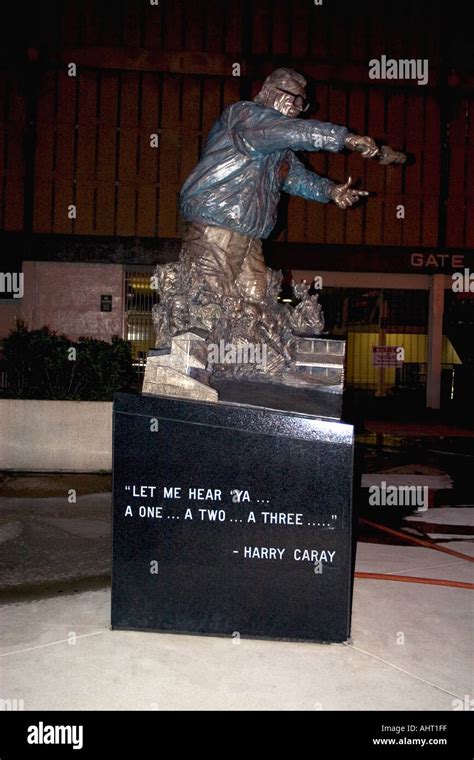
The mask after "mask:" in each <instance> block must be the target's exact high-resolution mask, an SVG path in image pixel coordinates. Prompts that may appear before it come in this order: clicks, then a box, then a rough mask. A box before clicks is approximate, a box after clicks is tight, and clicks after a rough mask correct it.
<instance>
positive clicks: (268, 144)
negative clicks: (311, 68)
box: [181, 68, 378, 303]
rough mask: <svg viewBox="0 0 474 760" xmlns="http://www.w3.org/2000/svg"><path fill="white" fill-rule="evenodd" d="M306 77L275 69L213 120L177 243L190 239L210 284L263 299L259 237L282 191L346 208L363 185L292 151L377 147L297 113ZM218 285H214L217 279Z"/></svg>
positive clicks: (185, 200)
mask: <svg viewBox="0 0 474 760" xmlns="http://www.w3.org/2000/svg"><path fill="white" fill-rule="evenodd" d="M305 87H306V80H305V79H304V77H303V76H302V75H301V74H298V73H297V72H296V71H293V70H292V69H284V68H281V69H277V70H276V71H274V72H273V73H272V74H270V76H269V77H267V79H266V80H265V82H264V84H263V87H262V89H261V91H260V92H259V93H258V95H257V96H256V97H255V99H254V102H248V101H241V102H239V103H234V104H233V105H231V106H228V107H227V108H226V109H225V110H224V112H223V113H222V115H221V116H220V118H219V119H218V120H217V121H216V122H215V124H214V126H213V128H212V130H211V132H210V134H209V137H208V140H207V143H206V145H205V148H204V153H203V155H202V157H201V160H200V161H199V163H198V164H197V166H196V167H195V169H194V170H193V171H192V172H191V174H190V176H189V177H188V179H187V180H186V182H185V183H184V185H183V188H182V191H181V212H182V215H183V217H184V219H185V221H186V222H188V224H187V225H186V226H185V230H184V236H183V242H184V245H185V246H186V242H187V240H190V242H191V243H192V245H191V251H190V254H191V255H190V256H189V257H188V261H189V263H191V262H193V263H195V264H196V266H197V268H198V270H199V272H200V274H201V275H202V276H203V277H204V278H206V280H208V283H209V286H210V287H216V286H219V287H221V288H224V290H225V291H226V292H231V291H233V289H234V283H235V284H236V285H237V288H238V290H239V292H240V294H241V296H242V297H243V298H244V299H246V300H249V301H254V302H258V303H261V302H262V300H263V298H264V296H265V291H266V287H267V277H266V271H265V264H264V261H263V256H262V250H261V243H260V240H261V239H262V238H267V237H268V236H269V235H270V233H271V231H272V229H273V227H274V225H275V222H276V217H277V206H278V201H279V199H280V194H281V192H282V191H284V192H286V193H290V194H291V195H299V196H301V197H303V198H307V199H309V200H314V201H318V202H319V203H328V202H329V201H334V202H335V203H336V204H337V205H338V206H339V207H340V208H343V209H344V208H347V207H348V206H351V205H352V204H353V203H355V202H356V201H357V200H358V199H359V198H360V197H361V196H364V195H368V193H367V192H365V191H364V190H354V189H352V188H351V187H350V181H349V182H346V183H345V184H344V185H336V184H334V183H333V182H331V181H330V180H329V179H326V178H322V177H319V176H318V175H317V174H315V173H314V172H312V171H308V170H307V169H306V168H305V167H304V166H303V164H302V163H301V161H299V159H298V158H297V157H296V156H295V153H294V151H319V150H328V151H332V152H337V151H340V150H342V149H343V148H349V149H350V150H358V151H360V152H361V153H362V155H363V156H366V157H372V156H375V155H376V154H377V153H378V148H377V146H376V144H375V142H374V141H373V140H372V139H371V138H370V137H359V136H357V135H352V134H349V132H348V130H347V128H346V127H344V126H338V125H336V124H331V123H327V122H320V121H314V120H301V119H298V116H299V115H300V114H301V113H302V112H303V111H304V110H305V105H306V91H305ZM218 284H219V285H218Z"/></svg>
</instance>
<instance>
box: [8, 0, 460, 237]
mask: <svg viewBox="0 0 474 760" xmlns="http://www.w3.org/2000/svg"><path fill="white" fill-rule="evenodd" d="M385 5H387V7H385ZM35 6H36V12H34V11H32V14H33V15H31V14H30V16H29V18H28V19H25V18H22V16H21V14H20V15H19V16H18V18H17V20H16V23H13V25H10V26H8V27H6V26H4V27H3V32H2V35H3V40H1V41H2V43H3V46H4V50H5V51H6V52H5V53H4V54H3V56H2V60H1V71H0V227H1V229H4V230H6V231H22V230H24V229H27V228H28V227H29V229H30V231H33V232H36V233H57V234H74V235H120V236H142V237H159V238H176V237H178V236H179V214H178V209H177V199H178V194H179V190H180V187H181V185H182V183H183V181H184V179H185V178H186V176H187V175H188V174H189V172H190V170H191V169H192V167H193V166H194V165H195V163H196V162H197V160H198V157H199V154H200V151H201V148H202V145H203V141H204V140H205V138H206V136H207V134H208V132H209V129H210V127H211V125H212V123H213V121H214V120H215V119H216V118H217V116H218V115H219V113H220V111H221V110H222V108H223V107H224V106H225V105H227V104H229V103H231V102H233V101H236V100H239V99H240V98H249V97H251V96H253V94H255V92H256V91H257V90H258V88H259V86H260V84H261V82H262V80H263V78H264V76H265V75H266V74H268V73H269V72H270V71H271V70H272V69H273V68H275V67H276V66H277V65H282V64H288V65H292V66H294V67H295V68H297V69H298V70H300V71H301V72H303V73H305V74H306V75H308V76H309V77H310V78H311V81H312V84H313V85H314V86H315V88H316V100H317V104H318V110H317V111H316V112H315V113H314V114H313V115H314V117H315V118H319V119H321V120H328V121H333V122H336V123H339V124H347V125H348V126H350V128H352V129H353V130H354V131H357V132H359V133H361V134H370V135H372V136H374V137H375V138H376V139H377V140H379V141H387V142H388V143H390V144H391V145H392V146H393V147H395V148H400V149H404V150H406V151H408V152H409V153H410V154H412V155H413V157H414V161H413V163H411V164H410V165H408V166H406V167H403V168H400V167H388V168H386V169H385V168H382V167H380V166H379V165H378V164H377V163H376V162H369V161H364V160H363V159H361V158H360V157H359V156H354V155H347V154H344V155H342V154H340V155H329V154H324V153H321V154H306V160H307V161H308V164H309V165H310V166H311V167H312V168H313V169H314V170H315V171H317V172H318V173H320V174H323V175H327V176H330V177H331V178H332V179H334V180H343V179H344V178H345V177H346V176H347V175H348V174H349V173H350V174H351V175H352V176H353V178H355V179H359V180H360V186H363V187H365V188H366V189H368V190H370V191H371V192H372V193H374V195H373V196H372V197H371V198H370V200H369V202H368V203H365V204H363V205H361V206H359V207H358V208H355V209H351V210H350V211H349V212H347V213H343V212H341V211H340V210H338V209H337V208H336V207H335V206H333V205H332V204H330V205H329V206H325V205H322V204H317V203H310V202H306V201H304V200H302V199H298V198H291V200H290V202H289V208H288V219H287V225H286V229H285V230H284V231H283V232H282V233H281V236H280V237H281V239H282V240H285V239H287V240H288V241H290V242H299V243H301V242H307V243H332V244H334V243H336V244H344V243H346V244H353V245H354V244H355V245H362V246H363V245H380V246H389V245H390V246H393V245H401V246H414V247H428V248H436V247H445V246H448V247H449V246H455V247H464V246H473V245H474V211H473V200H472V198H473V191H472V187H471V184H470V183H469V182H468V178H469V177H472V176H473V170H474V165H473V163H474V161H473V158H474V153H473V151H474V148H473V147H472V131H473V129H474V126H473V125H474V99H473V89H474V88H473V84H474V76H473V73H472V71H469V65H468V56H467V54H466V50H467V47H466V44H465V40H464V37H463V35H464V30H463V29H462V24H461V25H460V24H457V26H455V27H453V22H452V19H451V20H450V19H449V17H447V8H446V7H445V4H444V3H439V4H438V3H433V4H429V13H427V12H426V8H427V4H426V3H413V2H410V3H408V2H401V3H390V4H383V3H373V4H372V3H363V2H361V3H356V4H355V5H354V4H353V6H352V7H353V15H350V14H349V13H348V12H347V8H348V4H347V3H338V2H336V1H333V2H324V3H323V6H314V4H313V3H312V2H311V1H310V0H293V2H288V1H287V0H285V1H283V0H274V1H273V2H272V1H271V0H256V1H255V2H248V1H247V0H225V2H220V1H218V0H186V1H185V0H159V4H158V6H153V5H151V4H150V2H149V1H148V0H126V1H125V2H114V3H112V2H88V1H87V0H75V1H74V0H65V1H64V2H51V0H50V2H46V3H40V4H33V6H32V7H33V8H34V7H35ZM38 6H39V7H38ZM355 6H357V7H355ZM26 15H27V14H26ZM453 29H455V30H457V32H456V34H457V36H456V35H455V34H454V32H453ZM453 35H454V36H453ZM27 50H28V51H29V52H28V53H27ZM382 54H386V55H388V56H391V57H395V58H407V57H415V58H428V59H429V64H430V82H429V84H428V85H427V86H420V85H417V84H416V82H399V81H396V80H381V81H376V80H370V79H369V77H368V61H369V60H370V59H371V58H378V57H380V56H381V55H382ZM69 62H74V63H76V64H77V77H70V76H68V73H67V64H68V63H69ZM233 63H240V65H241V74H242V76H241V77H234V76H232V64H233ZM28 125H29V128H28ZM152 133H157V134H158V135H159V148H158V149H154V148H151V147H150V134H152ZM32 146H33V147H32ZM70 204H74V205H76V206H77V219H75V220H74V219H69V218H68V206H69V205H70ZM398 204H403V205H404V206H405V219H404V220H401V219H397V218H396V206H397V205H398Z"/></svg>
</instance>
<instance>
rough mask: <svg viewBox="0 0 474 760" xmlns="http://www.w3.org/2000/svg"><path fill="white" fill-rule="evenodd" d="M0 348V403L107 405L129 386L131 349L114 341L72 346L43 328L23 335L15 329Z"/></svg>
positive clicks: (20, 327)
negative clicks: (1, 384) (1, 381)
mask: <svg viewBox="0 0 474 760" xmlns="http://www.w3.org/2000/svg"><path fill="white" fill-rule="evenodd" d="M0 344H1V350H2V369H3V370H4V371H5V372H6V377H7V387H6V389H5V390H4V391H3V393H2V395H3V396H4V397H8V398H30V399H35V398H36V399H64V400H67V399H69V400H78V401H79V400H81V401H111V400H112V398H113V394H114V392H115V391H121V390H129V389H130V388H131V387H132V385H133V381H134V373H133V367H132V355H131V347H130V344H129V343H128V342H127V341H125V340H122V339H121V338H119V337H117V336H114V337H113V338H112V342H111V343H108V342H107V341H104V340H95V339H94V338H79V340H78V341H72V340H69V338H67V337H66V336H65V335H57V334H56V333H55V332H52V331H51V330H50V329H49V328H48V327H42V328H41V329H40V330H27V329H26V327H25V325H24V324H22V323H18V324H17V326H16V327H15V329H14V330H12V332H11V333H10V335H8V337H6V338H4V339H3V340H2V341H0ZM71 349H75V358H74V351H72V350H71Z"/></svg>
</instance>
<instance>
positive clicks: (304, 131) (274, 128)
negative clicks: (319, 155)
mask: <svg viewBox="0 0 474 760" xmlns="http://www.w3.org/2000/svg"><path fill="white" fill-rule="evenodd" d="M229 128H230V132H231V134H232V139H233V142H234V145H235V147H236V148H237V150H238V151H240V153H243V154H244V155H246V156H250V157H252V156H254V155H255V154H256V153H259V154H266V153H273V151H275V150H285V149H287V148H290V149H291V150H309V151H316V150H330V151H334V152H337V151H339V150H341V149H342V148H343V147H344V140H345V138H346V136H347V134H348V129H347V127H342V126H339V125H338V124H331V123H330V122H325V121H316V120H314V119H308V120H307V121H302V120H300V119H289V118H288V117H286V116H281V115H278V116H270V117H269V118H268V119H266V120H265V121H264V122H263V123H262V122H259V123H258V124H256V125H255V126H248V127H247V126H246V125H245V124H240V125H239V124H237V125H235V127H234V128H233V127H232V125H230V124H229Z"/></svg>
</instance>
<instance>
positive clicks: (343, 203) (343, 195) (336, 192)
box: [329, 138, 370, 208]
mask: <svg viewBox="0 0 474 760" xmlns="http://www.w3.org/2000/svg"><path fill="white" fill-rule="evenodd" d="M369 139H370V138H369ZM351 185H352V178H351V177H349V179H348V180H347V182H345V183H344V184H343V185H334V187H332V188H331V190H330V191H329V196H330V198H331V199H332V200H333V201H334V203H335V204H336V206H339V208H348V207H349V206H352V205H353V204H354V203H357V201H358V200H359V199H360V198H361V197H362V196H364V195H368V194H369V193H368V192H367V190H353V189H352V188H351Z"/></svg>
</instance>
